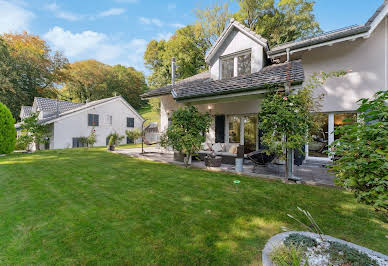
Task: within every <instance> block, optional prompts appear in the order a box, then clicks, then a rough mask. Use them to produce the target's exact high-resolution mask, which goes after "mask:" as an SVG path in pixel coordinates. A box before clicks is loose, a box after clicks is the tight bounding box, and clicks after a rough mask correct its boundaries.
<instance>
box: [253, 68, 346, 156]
mask: <svg viewBox="0 0 388 266" xmlns="http://www.w3.org/2000/svg"><path fill="white" fill-rule="evenodd" d="M346 73H347V72H345V71H332V72H328V73H315V74H313V76H312V77H311V79H310V80H309V81H308V82H306V84H305V85H304V87H303V88H300V89H297V90H296V91H295V90H294V91H291V92H290V94H287V93H286V92H283V91H281V90H273V91H272V92H270V93H268V94H267V95H266V97H265V99H264V100H263V101H262V102H261V103H260V109H261V110H260V112H259V116H258V119H259V128H260V129H261V130H263V137H262V140H263V144H264V145H266V146H267V147H268V150H267V152H268V153H275V154H276V155H277V156H278V157H279V158H282V159H285V160H286V162H287V160H288V158H287V156H285V151H287V149H295V150H298V151H299V152H301V153H303V152H302V147H303V146H304V145H305V144H306V143H309V142H310V141H311V140H312V133H314V132H315V131H317V129H318V128H319V126H320V122H321V119H319V116H316V115H315V113H317V112H319V110H320V107H321V104H320V102H321V100H322V98H323V96H324V95H319V96H317V97H315V96H314V94H313V92H314V88H316V87H318V86H321V85H322V84H324V83H325V81H326V80H327V79H329V78H332V77H339V76H343V75H345V74H346Z"/></svg>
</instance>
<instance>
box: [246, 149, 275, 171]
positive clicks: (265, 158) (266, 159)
mask: <svg viewBox="0 0 388 266" xmlns="http://www.w3.org/2000/svg"><path fill="white" fill-rule="evenodd" d="M247 158H248V159H249V160H251V161H252V162H253V164H254V166H255V167H254V168H256V166H266V165H267V164H268V163H270V162H272V160H273V159H275V154H267V153H266V151H265V150H257V151H253V152H251V153H248V154H247Z"/></svg>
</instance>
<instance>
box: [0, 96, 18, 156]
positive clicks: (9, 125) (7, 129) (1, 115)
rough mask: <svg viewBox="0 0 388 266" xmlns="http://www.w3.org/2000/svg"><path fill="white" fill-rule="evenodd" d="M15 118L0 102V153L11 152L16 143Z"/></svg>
mask: <svg viewBox="0 0 388 266" xmlns="http://www.w3.org/2000/svg"><path fill="white" fill-rule="evenodd" d="M14 123H15V120H14V118H13V117H12V114H11V111H10V110H9V109H8V108H7V106H5V105H4V104H3V103H1V102H0V154H7V153H11V152H13V150H14V149H15V143H16V129H15V126H14Z"/></svg>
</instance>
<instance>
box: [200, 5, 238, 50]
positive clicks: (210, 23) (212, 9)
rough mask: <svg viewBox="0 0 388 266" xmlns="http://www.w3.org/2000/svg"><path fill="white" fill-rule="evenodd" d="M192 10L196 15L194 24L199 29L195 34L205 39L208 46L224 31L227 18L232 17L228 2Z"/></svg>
mask: <svg viewBox="0 0 388 266" xmlns="http://www.w3.org/2000/svg"><path fill="white" fill-rule="evenodd" d="M194 12H195V15H196V17H197V21H196V25H197V27H198V29H199V30H200V32H199V33H197V34H198V35H200V36H202V38H204V39H205V40H206V43H207V46H208V47H209V48H210V47H211V46H212V45H213V44H214V42H215V41H216V40H217V39H218V37H219V36H220V35H221V33H222V32H223V31H224V29H225V27H226V25H227V23H228V21H229V19H231V18H232V13H231V12H230V10H229V4H228V2H225V3H223V4H220V3H214V4H213V6H208V7H205V8H204V9H199V8H198V9H196V10H195V11H194Z"/></svg>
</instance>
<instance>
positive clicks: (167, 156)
mask: <svg viewBox="0 0 388 266" xmlns="http://www.w3.org/2000/svg"><path fill="white" fill-rule="evenodd" d="M141 151H142V150H141V148H133V149H120V148H118V149H116V151H115V153H119V154H124V155H128V156H131V157H136V158H140V159H144V160H150V161H157V162H162V163H171V164H175V165H181V166H183V165H184V163H182V162H177V161H175V160H174V154H173V152H171V151H166V150H164V149H163V148H160V147H157V146H156V147H145V148H144V151H145V153H143V154H142V153H141ZM191 167H196V168H201V169H206V170H210V171H224V172H229V173H234V174H240V175H247V176H251V177H257V178H267V179H283V178H284V170H285V169H284V168H285V167H284V166H283V165H276V164H269V165H268V166H266V167H256V170H255V171H253V168H254V167H253V164H252V163H251V162H250V161H249V160H248V159H245V162H244V170H243V172H242V173H237V172H236V171H235V168H234V165H230V164H222V165H221V167H217V168H216V167H206V166H205V164H204V162H203V161H196V160H193V162H192V166H191ZM294 175H295V176H297V177H299V178H301V179H302V181H300V182H297V183H302V184H308V185H324V186H334V181H333V180H334V176H333V175H332V174H330V173H329V172H328V170H327V169H326V168H325V167H324V165H323V163H320V162H307V163H306V164H303V165H302V166H295V168H294Z"/></svg>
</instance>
